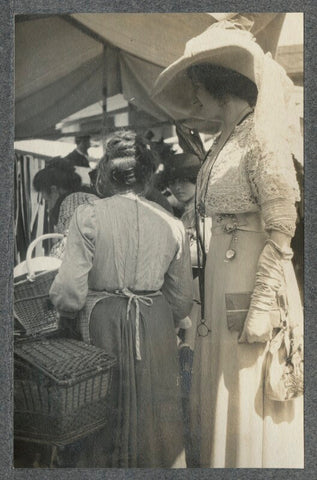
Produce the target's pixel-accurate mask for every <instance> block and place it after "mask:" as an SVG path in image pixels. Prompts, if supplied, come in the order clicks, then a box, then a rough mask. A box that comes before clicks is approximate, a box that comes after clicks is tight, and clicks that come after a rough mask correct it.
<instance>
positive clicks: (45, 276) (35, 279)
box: [14, 234, 63, 336]
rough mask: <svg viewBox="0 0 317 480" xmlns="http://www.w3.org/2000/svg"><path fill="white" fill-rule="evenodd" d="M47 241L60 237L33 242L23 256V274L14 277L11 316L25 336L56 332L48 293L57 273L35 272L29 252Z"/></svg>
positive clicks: (51, 236) (49, 235)
mask: <svg viewBox="0 0 317 480" xmlns="http://www.w3.org/2000/svg"><path fill="white" fill-rule="evenodd" d="M47 238H63V235H61V234H47V235H42V236H41V237H38V238H37V239H36V240H34V241H33V242H32V243H31V244H30V246H29V248H28V250H27V254H26V271H27V273H26V275H24V276H22V277H18V278H15V282H14V316H15V318H16V319H17V320H18V321H19V323H20V324H21V325H22V326H23V328H24V330H25V333H26V335H27V336H29V335H38V334H41V333H46V332H51V331H54V330H57V328H58V321H57V318H58V317H57V311H56V309H55V307H54V305H53V304H52V303H51V301H50V299H49V290H50V287H51V285H52V283H53V280H54V278H55V276H56V274H57V272H58V270H56V269H55V270H51V271H44V272H40V273H38V272H35V271H34V268H33V267H34V263H32V260H34V259H32V258H31V257H32V252H33V250H34V248H35V246H36V245H37V244H38V243H39V242H41V241H43V240H45V239H47Z"/></svg>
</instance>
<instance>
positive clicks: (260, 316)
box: [238, 240, 292, 343]
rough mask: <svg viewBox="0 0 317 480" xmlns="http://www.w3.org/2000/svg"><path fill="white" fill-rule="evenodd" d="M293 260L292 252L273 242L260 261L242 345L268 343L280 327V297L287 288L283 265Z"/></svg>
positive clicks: (267, 246) (269, 244) (264, 250)
mask: <svg viewBox="0 0 317 480" xmlns="http://www.w3.org/2000/svg"><path fill="white" fill-rule="evenodd" d="M291 258H292V250H291V249H288V250H281V249H280V248H279V246H278V245H277V244H276V243H275V242H273V241H272V240H268V241H267V243H266V245H265V247H264V249H263V251H262V253H261V255H260V257H259V261H258V266H257V273H256V280H255V287H254V290H253V293H252V296H251V303H250V308H249V311H248V315H247V318H246V320H245V323H244V327H243V330H242V333H241V335H240V337H239V340H238V341H239V343H254V342H260V343H265V342H267V341H268V340H270V339H271V337H272V331H273V328H276V327H279V322H280V309H279V306H278V305H277V294H278V292H279V291H281V289H284V287H285V279H284V271H283V262H284V261H290V260H291Z"/></svg>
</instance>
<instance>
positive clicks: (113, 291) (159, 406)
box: [50, 194, 192, 468]
mask: <svg viewBox="0 0 317 480" xmlns="http://www.w3.org/2000/svg"><path fill="white" fill-rule="evenodd" d="M88 289H89V290H90V291H91V292H93V295H95V296H97V297H98V295H99V296H100V301H99V302H98V303H96V304H95V307H94V309H93V311H92V313H91V316H90V325H89V326H88V329H89V335H90V339H91V341H92V343H93V344H95V345H97V346H99V347H101V348H105V349H106V350H107V352H108V353H109V354H112V355H114V356H115V357H116V358H117V360H118V371H117V372H116V375H115V379H114V380H115V381H114V384H113V389H117V390H116V392H117V393H116V394H115V398H114V403H113V410H112V412H111V417H112V418H111V419H110V420H111V424H109V428H108V429H107V430H106V432H105V433H104V437H103V438H102V437H101V439H100V440H99V444H98V445H96V448H98V449H99V450H100V448H101V447H103V454H102V455H101V456H100V455H99V458H97V460H96V464H95V465H93V466H96V467H103V466H108V467H109V466H112V467H121V468H127V467H161V468H169V467H184V466H185V459H184V439H183V426H182V416H181V401H180V400H181V398H180V388H179V378H178V377H179V366H178V354H177V343H176V333H175V323H176V324H177V321H178V320H180V319H181V318H183V317H185V316H186V315H187V314H188V313H189V311H190V309H191V305H192V279H191V265H190V255H189V246H188V241H187V238H186V234H185V230H184V227H183V225H182V223H181V221H180V220H178V219H175V218H174V217H173V216H172V215H171V214H170V213H168V212H167V211H166V210H165V209H163V208H162V207H160V206H159V205H157V204H155V203H153V202H150V201H147V200H145V199H143V198H141V197H138V196H136V195H134V194H126V195H115V196H113V197H111V198H107V199H102V200H97V201H96V202H95V203H94V205H85V206H80V207H78V209H77V210H76V212H75V214H74V216H73V219H72V221H71V225H70V229H69V235H68V240H67V245H66V251H65V256H64V259H63V263H62V265H61V267H60V270H59V273H58V275H57V276H56V279H55V281H54V283H53V285H52V288H51V291H50V295H51V299H52V301H53V303H54V304H55V305H56V306H57V308H58V309H59V310H60V311H61V312H76V311H79V310H80V309H82V308H83V307H84V305H85V303H86V301H87V295H88ZM118 292H119V293H118ZM110 425H111V428H110ZM110 440H111V441H110ZM102 444H103V445H102ZM106 444H107V445H108V446H109V448H108V447H107V446H106ZM101 451H102V448H101ZM107 457H108V460H107ZM110 457H111V460H110V461H109V458H110ZM83 466H85V465H83ZM86 466H87V465H86Z"/></svg>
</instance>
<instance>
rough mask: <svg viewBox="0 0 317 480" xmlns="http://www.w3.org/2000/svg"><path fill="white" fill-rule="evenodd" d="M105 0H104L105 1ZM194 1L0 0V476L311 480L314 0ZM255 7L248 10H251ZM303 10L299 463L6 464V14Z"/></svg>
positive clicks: (10, 58)
mask: <svg viewBox="0 0 317 480" xmlns="http://www.w3.org/2000/svg"><path fill="white" fill-rule="evenodd" d="M105 3H106V4H105ZM196 3H197V2H195V0H191V1H189V0H186V1H154V0H152V1H151V2H145V1H137V0H117V1H114V0H111V1H109V0H103V1H102V0H85V1H83V0H63V2H61V1H60V0H55V1H53V0H15V1H14V0H0V7H1V16H0V76H1V78H0V109H1V115H0V147H1V148H0V157H1V175H0V202H1V204H0V205H1V209H0V215H1V237H0V296H1V324H0V377H1V381H0V392H1V397H0V402H1V403H0V405H1V406H0V435H1V442H0V478H1V479H11V478H16V479H41V480H42V479H72V478H76V479H78V480H84V479H93V480H99V479H103V478H109V479H123V478H128V479H130V478H131V479H132V478H135V479H148V478H157V479H161V478H162V479H166V478H173V479H174V478H175V479H178V478H179V479H186V478H191V479H192V478H193V479H196V478H197V479H198V478H199V479H205V478H206V479H207V478H208V479H209V478H217V479H226V478H230V479H235V478H237V479H245V478H250V479H258V478H263V479H264V478H265V479H268V478H274V479H275V478H277V479H284V478H285V479H291V478H304V477H305V478H316V477H317V469H316V442H317V438H316V432H317V429H316V424H317V415H316V405H317V395H316V384H317V373H316V370H317V369H316V365H317V352H316V351H317V349H316V347H315V345H316V341H317V334H316V328H315V324H316V321H315V312H316V311H317V304H316V297H317V295H316V285H317V278H316V277H317V256H316V253H315V252H316V239H317V232H316V217H317V208H316V207H317V205H316V196H317V194H316V191H317V189H316V185H315V183H316V180H317V162H316V161H315V160H314V157H315V156H316V151H317V146H316V133H315V131H314V124H315V119H316V96H315V95H314V87H315V82H316V51H317V46H316V16H317V15H316V14H317V8H316V6H314V3H315V4H316V1H315V0H311V1H297V0H288V1H285V0H281V1H275V2H274V8H273V6H272V2H269V1H261V0H258V1H256V2H254V1H239V2H238V1H228V2H223V1H222V2H221V1H218V0H216V1H210V2H209V1H204V0H201V1H200V2H199V7H197V4H196ZM255 7H256V8H255ZM213 11H214V12H233V11H234V12H269V11H272V12H304V31H305V40H304V60H305V62H304V107H305V110H304V112H305V115H304V118H305V130H304V151H305V181H304V202H305V217H304V218H305V251H304V262H305V263H304V265H305V274H304V278H305V302H304V308H305V346H306V347H305V468H304V469H303V470H292V469H180V470H177V469H174V470H172V469H42V468H41V469H20V468H19V469H14V468H13V466H12V463H13V429H12V427H13V425H12V423H13V419H12V417H13V389H12V379H13V333H12V325H13V322H12V301H13V293H12V292H13V235H14V228H13V227H14V225H13V203H14V190H13V170H14V162H13V158H14V150H13V142H14V15H16V14H32V15H33V14H41V15H42V14H65V13H75V12H81V13H88V12H89V13H105V12H130V13H133V12H135V13H136V12H139V13H151V12H153V13H154V12H158V13H168V12H171V13H172V12H184V13H186V12H187V13H191V12H213Z"/></svg>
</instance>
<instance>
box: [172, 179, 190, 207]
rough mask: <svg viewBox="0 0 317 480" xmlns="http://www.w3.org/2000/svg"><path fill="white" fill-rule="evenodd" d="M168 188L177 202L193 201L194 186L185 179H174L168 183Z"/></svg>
mask: <svg viewBox="0 0 317 480" xmlns="http://www.w3.org/2000/svg"><path fill="white" fill-rule="evenodd" d="M169 188H170V190H171V192H172V194H173V195H174V197H176V199H177V200H178V201H179V202H182V203H188V202H190V201H191V200H193V199H194V195H195V184H194V183H192V182H191V181H190V180H188V179H186V178H184V179H182V178H176V179H175V180H173V181H171V182H169Z"/></svg>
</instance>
